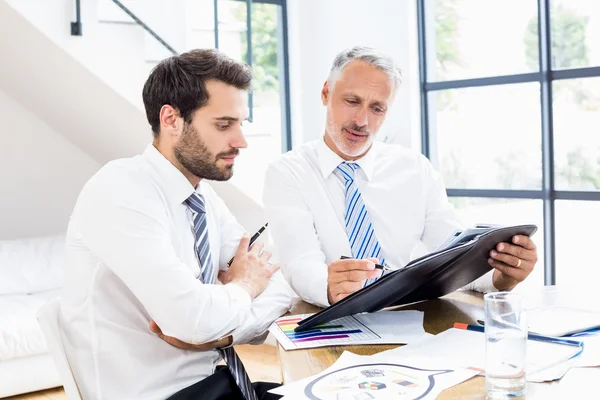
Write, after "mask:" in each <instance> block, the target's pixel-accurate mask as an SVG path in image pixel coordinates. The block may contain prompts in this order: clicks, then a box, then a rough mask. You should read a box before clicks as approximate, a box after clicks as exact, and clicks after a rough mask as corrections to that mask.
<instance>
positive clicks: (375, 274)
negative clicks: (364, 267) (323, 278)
mask: <svg viewBox="0 0 600 400" xmlns="http://www.w3.org/2000/svg"><path fill="white" fill-rule="evenodd" d="M379 277H381V270H379V269H374V270H372V271H360V270H351V271H344V272H337V273H334V274H333V275H332V276H331V278H332V279H331V281H333V282H334V283H339V282H344V281H349V282H364V281H366V280H367V279H374V278H379Z"/></svg>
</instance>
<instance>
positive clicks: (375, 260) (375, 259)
mask: <svg viewBox="0 0 600 400" xmlns="http://www.w3.org/2000/svg"><path fill="white" fill-rule="evenodd" d="M367 260H371V261H373V263H374V264H379V260H378V259H377V258H374V257H371V258H367Z"/></svg>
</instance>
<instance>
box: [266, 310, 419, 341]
mask: <svg viewBox="0 0 600 400" xmlns="http://www.w3.org/2000/svg"><path fill="white" fill-rule="evenodd" d="M310 315H311V314H302V315H292V316H288V317H281V318H279V319H278V320H277V321H275V322H274V323H273V324H272V325H271V327H270V328H269V331H270V332H271V333H272V334H273V336H275V338H276V339H277V341H278V342H279V343H280V344H281V346H283V348H284V349H286V350H297V349H310V348H315V347H325V346H340V345H353V344H406V343H412V342H415V341H419V340H422V339H423V338H424V337H428V336H431V335H430V334H428V333H426V332H425V330H424V329H423V312H422V311H415V310H408V311H379V312H375V313H365V314H357V315H354V316H349V317H344V318H339V319H336V320H334V321H330V322H328V323H326V324H323V325H324V326H323V325H321V326H320V327H315V328H313V329H311V330H310V331H309V332H305V333H302V332H297V333H296V332H293V328H294V327H295V326H297V320H299V319H304V318H307V317H309V316H310ZM332 326H341V327H336V328H331V327H332Z"/></svg>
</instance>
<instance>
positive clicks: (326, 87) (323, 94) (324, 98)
mask: <svg viewBox="0 0 600 400" xmlns="http://www.w3.org/2000/svg"><path fill="white" fill-rule="evenodd" d="M330 94H331V93H330V92H329V82H328V81H325V83H324V84H323V89H321V101H322V102H323V105H324V106H326V105H327V102H328V101H329V95H330Z"/></svg>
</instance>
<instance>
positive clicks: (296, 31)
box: [288, 0, 420, 148]
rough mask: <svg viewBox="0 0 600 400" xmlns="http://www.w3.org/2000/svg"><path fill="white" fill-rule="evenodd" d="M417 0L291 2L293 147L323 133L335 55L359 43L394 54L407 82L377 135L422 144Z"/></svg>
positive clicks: (412, 144) (296, 0) (409, 143)
mask: <svg viewBox="0 0 600 400" xmlns="http://www.w3.org/2000/svg"><path fill="white" fill-rule="evenodd" d="M414 3H415V2H414V1H409V0H369V1H367V0H289V1H288V21H289V48H290V84H291V92H292V98H291V101H292V107H291V108H292V124H293V132H294V145H297V144H298V143H303V142H305V141H308V140H312V139H315V138H317V137H320V136H322V135H323V132H324V126H325V108H324V107H323V106H322V104H321V98H320V94H321V88H322V86H323V83H324V82H325V80H326V79H327V75H328V73H329V69H330V67H331V64H332V62H333V59H334V58H335V56H336V55H337V54H338V53H339V52H340V51H342V50H343V49H345V48H349V47H352V46H355V45H364V46H370V47H374V48H377V49H379V50H380V51H382V52H384V53H386V54H388V55H390V56H392V57H393V58H394V59H395V60H396V61H397V62H398V64H399V65H400V68H401V69H402V72H403V82H404V84H403V86H402V87H401V89H400V92H399V93H398V98H397V100H396V103H395V104H394V107H393V108H392V109H391V110H390V112H389V114H388V117H387V120H386V123H385V124H384V126H383V127H382V130H381V131H380V134H379V139H383V138H384V137H386V136H388V140H389V141H391V142H394V143H399V144H402V145H405V146H413V147H415V148H419V146H420V142H419V140H418V138H419V129H420V127H419V75H418V73H419V71H418V56H417V35H416V33H417V31H416V8H415V4H414Z"/></svg>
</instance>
